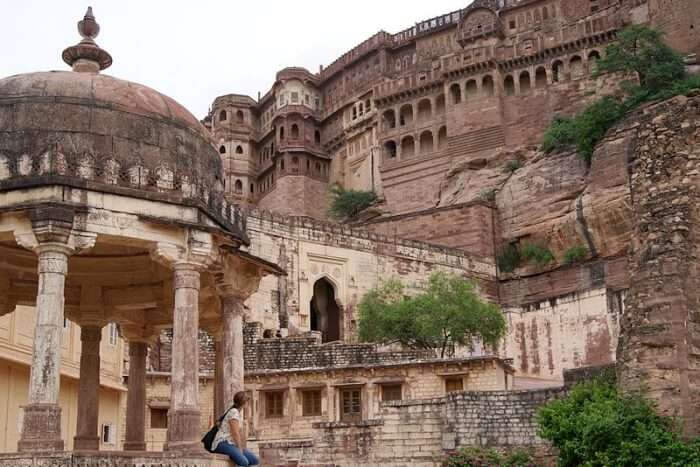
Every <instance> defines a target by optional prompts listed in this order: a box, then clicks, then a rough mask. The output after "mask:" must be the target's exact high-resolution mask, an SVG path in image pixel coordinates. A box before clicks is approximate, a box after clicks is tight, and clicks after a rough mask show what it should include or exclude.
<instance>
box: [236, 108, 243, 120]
mask: <svg viewBox="0 0 700 467" xmlns="http://www.w3.org/2000/svg"><path fill="white" fill-rule="evenodd" d="M236 121H237V122H238V123H243V122H244V121H245V118H244V117H243V111H242V110H239V111H237V112H236Z"/></svg>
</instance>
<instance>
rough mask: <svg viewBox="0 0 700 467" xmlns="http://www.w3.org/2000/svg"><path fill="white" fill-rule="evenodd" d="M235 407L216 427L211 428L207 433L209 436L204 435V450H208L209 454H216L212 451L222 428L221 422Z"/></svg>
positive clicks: (218, 421)
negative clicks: (212, 446)
mask: <svg viewBox="0 0 700 467" xmlns="http://www.w3.org/2000/svg"><path fill="white" fill-rule="evenodd" d="M232 408H233V406H231V407H230V408H229V409H228V410H227V411H226V412H224V414H223V415H222V416H221V418H219V419H218V420H217V421H216V423H214V426H213V427H211V429H210V430H209V431H207V434H205V435H204V437H203V438H202V444H203V445H204V449H206V450H207V451H208V452H214V451H212V450H211V445H212V444H213V443H214V438H216V434H217V433H218V432H219V427H220V426H221V422H223V421H224V418H226V415H228V413H229V412H230V411H231V409H232Z"/></svg>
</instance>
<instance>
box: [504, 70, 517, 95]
mask: <svg viewBox="0 0 700 467" xmlns="http://www.w3.org/2000/svg"><path fill="white" fill-rule="evenodd" d="M503 91H504V92H505V93H506V96H514V95H515V80H514V79H513V77H512V76H510V75H508V76H506V79H505V80H504V81H503Z"/></svg>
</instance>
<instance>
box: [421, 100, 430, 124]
mask: <svg viewBox="0 0 700 467" xmlns="http://www.w3.org/2000/svg"><path fill="white" fill-rule="evenodd" d="M432 113H433V105H432V104H431V103H430V99H421V101H420V102H418V121H419V122H424V121H426V120H429V119H430V115H431V114H432Z"/></svg>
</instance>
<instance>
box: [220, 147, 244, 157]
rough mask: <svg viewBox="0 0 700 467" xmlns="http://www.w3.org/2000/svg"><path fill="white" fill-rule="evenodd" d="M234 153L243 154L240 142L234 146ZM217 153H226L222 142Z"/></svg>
mask: <svg viewBox="0 0 700 467" xmlns="http://www.w3.org/2000/svg"><path fill="white" fill-rule="evenodd" d="M234 152H235V153H236V154H243V146H241V145H240V144H239V145H237V146H236V149H235V151H234ZM219 154H222V155H223V154H226V146H224V145H223V144H222V145H221V146H220V147H219Z"/></svg>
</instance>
